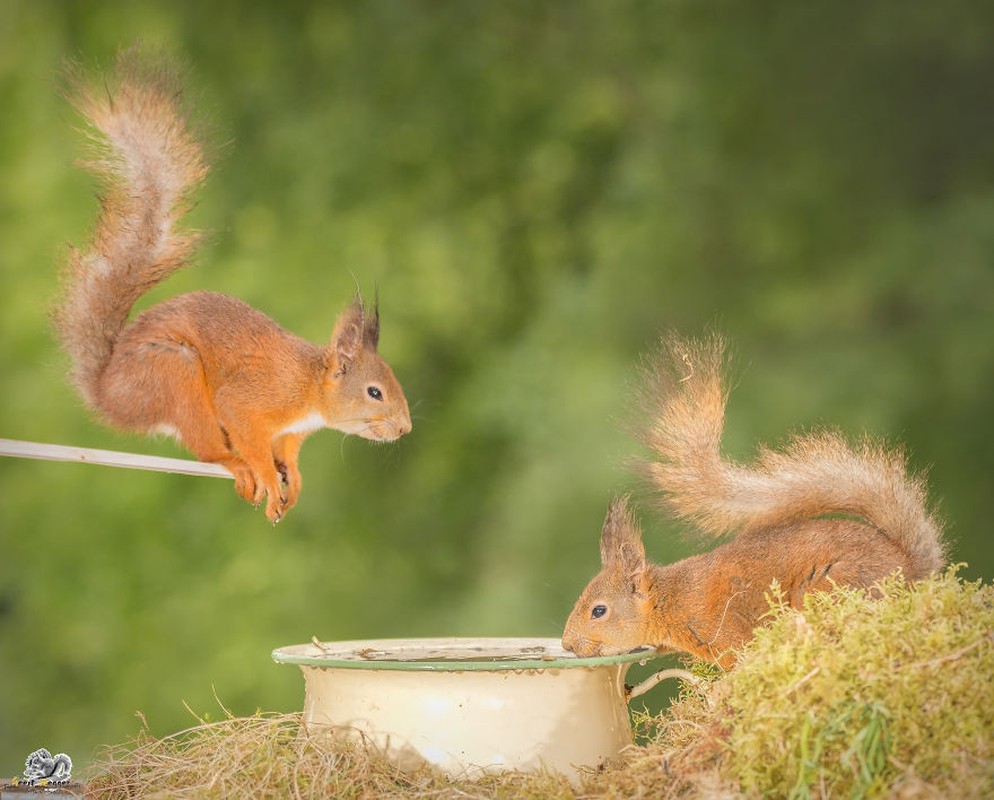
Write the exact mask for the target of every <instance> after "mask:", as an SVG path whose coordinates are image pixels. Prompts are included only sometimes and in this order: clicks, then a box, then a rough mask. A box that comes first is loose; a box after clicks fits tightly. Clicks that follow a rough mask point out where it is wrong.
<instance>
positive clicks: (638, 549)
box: [601, 495, 645, 574]
mask: <svg viewBox="0 0 994 800" xmlns="http://www.w3.org/2000/svg"><path fill="white" fill-rule="evenodd" d="M609 563H614V564H618V565H619V566H620V567H621V568H622V569H623V570H624V571H625V572H626V573H629V574H632V573H637V572H641V571H642V570H644V569H645V545H643V544H642V530H641V529H640V528H639V525H638V522H636V521H635V518H634V517H633V516H632V514H631V512H630V511H629V510H628V497H627V495H626V496H622V497H618V498H616V499H615V500H614V501H613V502H612V503H611V505H610V507H609V508H608V510H607V517H605V519H604V527H603V528H601V566H605V567H606V566H607V565H608V564H609Z"/></svg>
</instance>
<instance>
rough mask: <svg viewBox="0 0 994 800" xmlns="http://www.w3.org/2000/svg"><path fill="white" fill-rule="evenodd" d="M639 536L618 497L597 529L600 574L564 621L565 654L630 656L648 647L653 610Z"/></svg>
mask: <svg viewBox="0 0 994 800" xmlns="http://www.w3.org/2000/svg"><path fill="white" fill-rule="evenodd" d="M650 588H651V587H650V580H649V572H648V566H647V564H646V560H645V547H644V545H643V544H642V531H641V529H640V528H639V525H638V522H636V520H635V519H634V517H633V516H632V514H631V513H630V512H629V510H628V498H627V497H620V498H617V499H616V500H615V501H614V502H612V503H611V506H610V508H608V512H607V517H606V518H605V520H604V527H603V528H602V529H601V571H600V572H599V573H598V574H597V575H596V576H595V577H594V579H593V580H592V581H590V583H588V584H587V588H586V589H584V590H583V594H581V595H580V599H579V600H577V601H576V605H575V606H573V611H572V612H571V613H570V615H569V619H568V620H567V621H566V629H565V631H564V632H563V648H564V649H565V650H570V651H572V652H573V653H576V655H578V656H580V657H581V658H586V657H590V656H608V655H618V654H620V653H628V652H631V651H632V650H635V649H636V648H638V647H641V646H643V645H647V644H650V642H648V641H647V639H648V638H649V637H648V636H647V624H646V623H647V621H648V620H649V618H650V614H651V612H652V609H653V607H654V602H653V599H652V596H651V592H650Z"/></svg>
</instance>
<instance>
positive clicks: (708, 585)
mask: <svg viewBox="0 0 994 800" xmlns="http://www.w3.org/2000/svg"><path fill="white" fill-rule="evenodd" d="M724 367H725V345H724V342H723V341H722V340H721V338H720V337H718V336H712V337H711V338H709V339H706V340H703V341H696V342H695V341H686V340H682V339H680V338H678V337H676V336H670V337H668V338H667V339H666V340H665V341H664V345H663V350H662V352H661V353H660V355H659V356H658V357H657V358H656V359H655V360H654V362H653V363H652V365H651V366H650V367H649V368H648V369H647V370H646V375H645V379H646V381H645V383H646V391H645V399H646V409H647V414H648V417H649V420H650V423H649V425H648V426H647V428H646V429H645V431H644V434H643V436H644V439H645V441H646V442H647V444H648V445H649V446H650V447H651V448H652V450H653V451H654V455H655V458H653V459H652V460H650V461H648V462H645V463H644V464H643V465H642V469H643V471H644V472H645V473H646V474H647V475H648V476H649V478H650V479H651V481H652V483H653V484H654V485H655V487H656V488H657V489H658V491H659V495H660V497H661V500H662V503H663V505H664V507H665V508H666V509H667V510H668V511H669V512H670V513H672V514H673V515H674V516H677V517H680V518H683V519H687V520H689V521H691V522H693V523H694V524H695V525H696V526H697V528H698V529H699V531H700V532H702V533H704V534H708V535H712V536H721V535H726V534H734V535H735V538H733V539H732V540H731V541H728V542H726V543H725V544H722V545H720V546H719V547H717V548H715V549H714V550H712V551H711V552H709V553H704V554H701V555H698V556H692V557H691V558H687V559H684V560H683V561H680V562H677V563H675V564H670V565H667V566H658V565H653V564H649V563H647V562H646V559H645V549H644V546H643V544H642V534H641V530H640V528H639V526H638V523H637V522H636V520H635V518H634V517H633V516H632V514H631V513H630V511H629V509H628V502H627V498H621V499H619V500H616V501H615V502H614V503H613V504H612V505H611V508H610V509H609V511H608V515H607V518H606V520H605V523H604V527H603V529H602V532H601V562H602V569H601V572H600V573H599V574H598V575H597V576H596V577H595V578H594V579H593V580H592V581H591V582H590V584H588V586H587V588H586V589H585V590H584V592H583V594H582V595H581V597H580V599H579V600H578V601H577V603H576V605H575V607H574V609H573V611H572V613H571V614H570V617H569V620H568V621H567V624H566V629H565V632H564V634H563V646H564V647H565V648H566V649H569V650H573V651H574V652H576V653H577V654H578V655H606V654H609V653H617V652H625V651H628V650H632V649H635V648H637V647H640V646H646V645H648V646H652V647H656V648H659V649H663V650H666V649H673V650H683V651H686V652H690V653H693V654H695V655H698V656H700V657H702V658H707V659H710V660H713V661H716V662H718V663H720V664H723V665H730V664H731V663H733V661H734V655H733V654H732V653H731V652H730V651H731V650H732V649H733V648H735V647H738V646H740V645H741V644H743V643H744V642H745V641H747V640H748V639H749V638H750V637H751V634H752V630H753V629H754V628H755V626H756V625H758V624H759V622H760V619H761V617H762V615H763V613H764V612H765V611H766V609H767V607H768V606H767V602H766V597H765V595H766V593H767V591H768V589H769V587H770V585H771V583H772V582H773V580H776V581H777V582H778V583H779V584H780V586H781V588H782V589H783V590H784V592H785V596H786V598H787V600H788V602H790V603H791V604H792V605H794V606H798V607H799V606H800V605H801V603H802V601H803V596H804V594H805V593H806V592H808V591H813V590H817V589H830V588H831V587H832V586H833V585H836V584H838V585H848V586H860V587H868V588H872V586H873V584H874V583H875V582H876V581H878V580H880V579H881V578H883V577H885V576H887V575H889V574H891V573H892V572H895V571H897V570H900V571H901V572H902V574H903V575H904V577H906V578H907V579H909V580H917V579H920V578H923V577H925V576H927V575H929V574H930V573H932V572H934V571H935V570H937V569H939V568H940V567H941V566H942V564H943V562H944V553H943V543H942V538H941V528H940V525H939V523H938V522H937V520H936V519H935V518H934V516H933V515H932V514H931V513H930V512H929V511H928V509H927V506H926V487H925V484H924V481H923V480H922V479H920V478H918V477H913V476H909V475H908V472H907V468H906V465H905V460H904V457H903V455H902V453H901V452H900V451H898V450H888V449H887V448H885V447H884V446H883V445H881V444H879V443H875V442H872V441H870V440H869V439H867V438H864V439H862V440H861V441H859V442H858V443H855V444H849V443H848V442H847V441H846V440H845V439H844V438H843V437H842V436H841V435H840V434H838V433H835V432H820V433H815V434H809V435H798V436H794V437H793V438H792V439H790V440H789V442H788V443H787V445H786V446H785V447H784V448H783V449H781V450H772V449H769V448H762V449H761V450H760V452H759V455H758V456H757V458H756V459H755V461H754V462H753V463H751V464H745V465H743V464H737V463H734V462H732V461H730V460H729V459H727V458H725V457H724V456H723V455H722V454H721V449H720V442H721V435H722V431H723V428H724V413H725V403H726V400H727V393H726V390H725V386H724V380H723V371H724ZM826 515H836V516H832V517H826Z"/></svg>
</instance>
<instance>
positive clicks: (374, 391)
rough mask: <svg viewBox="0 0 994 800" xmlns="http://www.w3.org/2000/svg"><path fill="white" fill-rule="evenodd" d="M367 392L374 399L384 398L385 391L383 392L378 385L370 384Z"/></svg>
mask: <svg viewBox="0 0 994 800" xmlns="http://www.w3.org/2000/svg"><path fill="white" fill-rule="evenodd" d="M366 394H368V395H369V396H370V397H372V398H373V399H374V400H382V399H383V392H381V391H380V390H379V388H378V387H376V386H370V387H368V388H367V389H366Z"/></svg>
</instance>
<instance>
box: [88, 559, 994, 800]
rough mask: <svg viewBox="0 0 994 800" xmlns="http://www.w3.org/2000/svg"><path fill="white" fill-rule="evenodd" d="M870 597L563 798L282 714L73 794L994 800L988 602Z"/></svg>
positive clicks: (722, 684) (660, 727) (777, 619)
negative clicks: (458, 772)
mask: <svg viewBox="0 0 994 800" xmlns="http://www.w3.org/2000/svg"><path fill="white" fill-rule="evenodd" d="M880 588H881V592H882V595H883V596H882V598H881V599H879V600H870V599H868V598H867V597H866V595H865V593H863V592H860V591H850V590H838V591H836V592H834V593H832V594H825V595H818V596H812V597H811V598H810V599H809V601H808V602H807V604H806V606H805V608H804V609H803V611H800V612H798V611H794V610H791V609H789V608H786V607H783V606H782V605H777V604H776V602H774V603H773V610H772V612H771V615H772V620H771V623H770V626H769V628H767V629H764V630H762V631H761V632H760V633H759V634H758V635H757V636H756V639H755V640H754V641H753V642H752V643H751V644H750V645H749V646H748V647H747V648H746V650H745V651H744V653H743V654H742V656H741V658H740V659H739V662H738V666H737V667H736V668H735V669H734V670H732V671H731V672H729V673H728V674H727V675H714V674H712V675H710V676H708V680H706V681H705V682H704V683H703V684H702V685H701V686H700V687H698V688H691V687H690V686H689V685H688V686H686V687H685V689H684V691H683V693H682V694H681V696H680V698H679V699H678V700H676V701H675V702H674V703H673V705H672V706H671V707H670V709H668V710H667V711H666V712H664V713H663V714H661V715H659V716H658V717H653V716H647V715H636V726H637V728H638V732H639V733H640V734H641V737H640V738H641V740H643V741H647V742H648V744H646V745H645V746H636V747H632V748H630V750H629V751H628V752H626V753H623V754H622V755H621V756H619V757H618V758H617V759H615V760H614V761H613V762H611V763H609V764H606V765H605V766H604V767H603V768H602V769H601V770H597V771H591V772H589V773H586V774H585V775H584V776H583V778H582V782H581V784H580V785H579V786H577V787H574V786H571V785H570V784H569V782H568V781H567V780H566V779H565V778H562V777H560V776H557V775H550V774H523V773H505V774H503V775H500V776H492V777H487V778H485V779H482V780H479V781H458V780H452V779H449V778H447V777H445V776H444V775H442V774H441V773H440V772H438V771H436V770H433V769H431V768H429V767H423V768H421V769H419V770H417V771H414V772H410V771H403V772H402V771H400V770H399V769H397V768H396V767H394V766H392V765H391V764H390V763H389V762H387V761H386V760H385V759H383V758H382V757H381V756H380V755H378V754H377V753H376V752H374V751H371V750H369V749H367V748H366V747H364V746H363V745H362V744H361V743H352V744H346V743H342V742H332V741H329V740H328V739H327V737H320V736H314V735H312V736H308V735H306V734H304V733H302V731H301V719H300V715H299V714H289V715H274V714H262V715H258V716H255V717H249V718H228V719H224V720H221V721H219V722H202V723H201V724H199V725H197V726H196V727H194V728H191V729H190V730H187V731H183V732H181V733H178V734H174V735H172V736H168V737H166V738H164V739H155V738H152V737H149V736H142V737H140V738H139V739H138V740H136V741H135V742H132V743H129V744H127V745H122V746H118V747H113V748H109V749H108V750H107V751H106V753H104V755H103V759H102V760H101V761H100V762H99V763H97V764H96V765H95V766H94V768H93V770H92V772H93V775H92V777H91V780H90V783H89V787H88V792H87V796H88V797H92V798H101V800H125V798H127V799H128V800H148V799H150V798H160V797H163V798H164V797H170V798H173V797H179V798H184V797H190V798H229V797H239V798H242V797H244V798H251V797H259V798H266V797H273V798H276V797H279V798H309V797H336V798H379V797H382V798H550V799H551V800H556V799H557V798H562V799H563V800H566V799H567V798H591V799H593V798H628V797H653V798H739V797H757V796H773V797H785V798H820V797H845V798H864V797H865V798H870V797H890V798H901V799H902V800H905V799H906V798H907V799H910V798H939V797H957V798H974V797H976V798H980V797H994V681H992V676H994V588H992V587H991V586H990V585H987V586H984V585H982V584H980V583H968V582H964V581H962V580H960V579H958V578H957V577H956V576H955V570H950V571H949V572H947V573H946V574H945V575H943V576H941V577H939V578H936V579H934V580H929V581H922V582H920V583H918V584H915V585H914V586H910V587H909V586H907V585H906V584H904V583H903V582H902V581H900V580H890V581H886V582H884V583H883V584H882V585H881V587H880Z"/></svg>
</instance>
